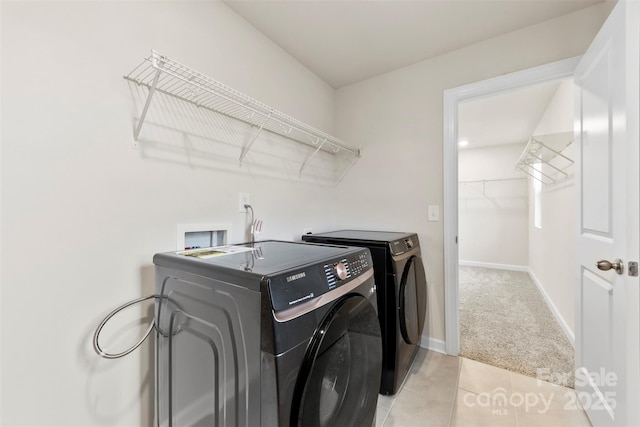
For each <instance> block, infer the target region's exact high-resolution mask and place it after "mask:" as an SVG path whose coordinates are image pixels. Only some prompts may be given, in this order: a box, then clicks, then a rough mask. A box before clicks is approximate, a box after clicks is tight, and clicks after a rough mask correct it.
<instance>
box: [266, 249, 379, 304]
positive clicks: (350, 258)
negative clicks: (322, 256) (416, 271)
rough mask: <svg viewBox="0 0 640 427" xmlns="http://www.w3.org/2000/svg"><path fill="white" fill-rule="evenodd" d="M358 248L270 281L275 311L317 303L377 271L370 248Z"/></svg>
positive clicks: (290, 271) (288, 272) (291, 271)
mask: <svg viewBox="0 0 640 427" xmlns="http://www.w3.org/2000/svg"><path fill="white" fill-rule="evenodd" d="M358 249H359V250H357V251H354V252H352V253H348V254H346V255H345V256H342V257H340V258H334V259H328V260H326V261H324V262H321V263H318V264H314V265H308V266H306V267H303V268H300V269H295V270H289V271H287V272H286V273H284V274H280V275H278V276H275V277H272V278H270V279H269V291H270V296H271V305H272V307H273V309H274V310H283V309H287V308H291V307H294V306H296V305H298V304H302V303H305V302H307V301H310V300H313V299H315V298H317V297H319V296H320V295H322V294H325V293H327V292H329V291H331V290H333V289H336V288H338V287H340V286H342V285H344V284H345V283H349V282H350V281H351V280H353V279H355V278H357V277H358V276H361V275H362V274H364V273H365V272H366V271H367V270H369V269H371V268H373V261H372V259H371V252H369V249H365V248H358Z"/></svg>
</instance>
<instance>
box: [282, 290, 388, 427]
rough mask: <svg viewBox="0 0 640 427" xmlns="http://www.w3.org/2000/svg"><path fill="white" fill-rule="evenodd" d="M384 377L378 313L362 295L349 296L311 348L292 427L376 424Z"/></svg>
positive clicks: (318, 332)
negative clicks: (381, 380)
mask: <svg viewBox="0 0 640 427" xmlns="http://www.w3.org/2000/svg"><path fill="white" fill-rule="evenodd" d="M381 373H382V341H381V336H380V325H379V321H378V315H377V313H376V310H375V309H374V307H373V306H372V305H371V303H370V302H369V301H368V300H367V299H366V298H365V297H363V296H362V295H353V294H352V295H347V296H345V297H343V298H342V299H340V300H339V301H338V302H336V303H335V305H334V307H333V308H332V309H331V310H330V311H329V313H327V315H326V316H325V318H324V319H323V321H322V322H321V324H320V326H319V327H318V328H317V329H316V331H315V333H314V336H313V337H312V339H311V341H310V343H309V345H308V347H307V351H306V354H305V358H304V361H303V363H302V366H301V368H300V373H299V375H298V379H297V382H296V386H295V391H294V396H293V404H292V408H291V423H290V425H291V426H322V427H323V426H354V427H358V426H365V425H366V426H371V424H372V422H373V420H374V416H375V412H376V405H377V401H378V391H379V389H380V378H381Z"/></svg>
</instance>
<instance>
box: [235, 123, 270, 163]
mask: <svg viewBox="0 0 640 427" xmlns="http://www.w3.org/2000/svg"><path fill="white" fill-rule="evenodd" d="M272 114H273V111H272V112H270V113H269V115H268V116H267V118H266V119H265V121H264V122H263V123H262V124H261V125H260V128H259V129H258V131H257V132H256V134H255V135H253V139H251V142H249V143H248V144H247V145H245V146H244V148H243V149H242V153H240V163H242V160H244V156H246V155H247V153H248V152H249V150H250V149H251V146H252V145H253V143H254V142H256V139H258V135H260V132H262V129H263V128H264V126H265V125H266V124H267V123H268V122H269V119H271V115H272Z"/></svg>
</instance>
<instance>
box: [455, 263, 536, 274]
mask: <svg viewBox="0 0 640 427" xmlns="http://www.w3.org/2000/svg"><path fill="white" fill-rule="evenodd" d="M458 265H463V266H466V267H483V268H495V269H498V270H511V271H524V272H527V273H528V272H529V271H530V270H529V267H527V266H526V265H515V264H496V263H493V262H480V261H466V260H460V261H458Z"/></svg>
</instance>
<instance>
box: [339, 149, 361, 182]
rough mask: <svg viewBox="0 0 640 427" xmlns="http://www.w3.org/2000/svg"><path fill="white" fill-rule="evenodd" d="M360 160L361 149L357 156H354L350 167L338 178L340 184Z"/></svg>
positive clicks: (358, 150)
mask: <svg viewBox="0 0 640 427" xmlns="http://www.w3.org/2000/svg"><path fill="white" fill-rule="evenodd" d="M359 158H360V149H357V150H356V152H355V154H354V156H353V160H352V161H351V163H350V164H349V166H348V167H347V168H346V169H345V170H344V171H343V172H342V174H340V176H339V177H338V182H341V181H342V178H344V177H345V176H346V175H347V172H349V171H350V170H351V168H352V167H353V165H355V164H356V162H357V161H358V159H359Z"/></svg>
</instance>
